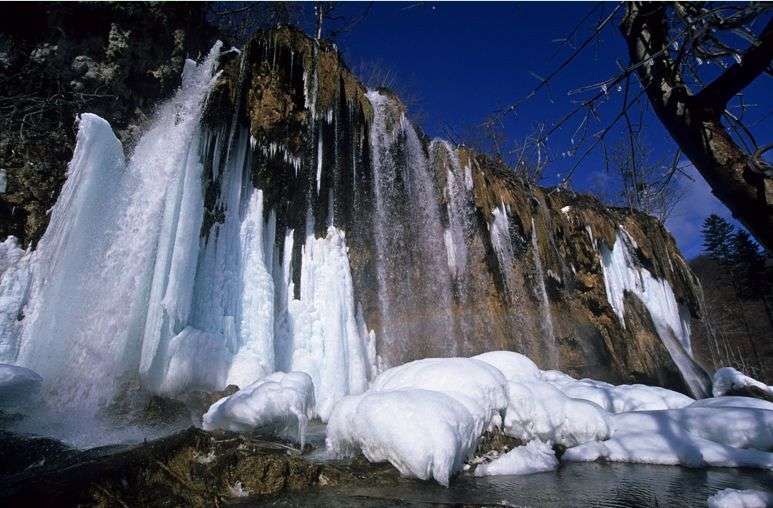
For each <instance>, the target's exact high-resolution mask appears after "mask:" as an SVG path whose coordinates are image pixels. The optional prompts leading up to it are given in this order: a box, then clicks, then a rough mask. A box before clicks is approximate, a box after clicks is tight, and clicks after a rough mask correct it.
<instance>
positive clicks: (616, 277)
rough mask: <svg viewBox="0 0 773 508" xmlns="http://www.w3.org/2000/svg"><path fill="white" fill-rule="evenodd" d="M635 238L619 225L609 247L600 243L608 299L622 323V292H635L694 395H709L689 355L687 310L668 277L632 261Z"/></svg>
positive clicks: (623, 296)
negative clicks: (681, 303)
mask: <svg viewBox="0 0 773 508" xmlns="http://www.w3.org/2000/svg"><path fill="white" fill-rule="evenodd" d="M635 248H636V244H635V242H634V240H633V239H632V238H631V237H630V235H629V234H628V233H627V232H626V231H625V230H624V229H623V228H622V227H621V228H620V230H619V231H618V234H617V239H616V241H615V245H614V246H613V248H612V250H609V249H607V248H606V247H604V246H602V247H601V249H600V250H601V267H602V269H603V272H604V285H605V288H606V293H607V299H608V300H609V304H610V305H611V306H612V309H613V310H614V311H615V314H616V315H617V317H618V318H619V319H620V324H621V325H622V326H623V327H625V305H624V301H625V292H626V291H629V292H631V293H633V294H634V295H636V296H637V297H638V298H639V300H641V302H642V303H643V304H644V306H645V307H646V309H647V311H648V312H649V314H650V317H651V318H652V322H653V324H654V325H655V329H656V331H657V333H658V336H659V337H660V340H661V341H662V342H663V345H664V346H665V347H666V349H667V350H668V352H669V354H670V355H671V358H672V359H673V360H674V363H675V364H676V366H677V368H678V369H679V372H680V373H681V374H682V377H683V378H684V381H685V383H686V384H687V386H688V387H689V388H690V391H691V392H692V394H693V395H694V396H695V397H699V398H700V397H706V396H708V385H707V382H706V380H705V379H704V378H705V376H703V375H701V373H700V372H699V371H700V369H699V368H697V367H696V365H695V362H694V361H693V359H692V350H691V345H690V315H689V311H688V310H687V309H686V308H685V307H684V306H682V305H679V303H678V302H677V301H676V297H675V296H674V291H673V290H672V289H671V285H670V284H669V283H668V281H667V280H665V279H663V280H659V279H657V278H655V277H654V276H653V275H652V274H651V273H650V272H649V270H647V269H646V268H644V267H641V266H639V265H638V264H637V263H636V261H635V255H634V253H633V249H635Z"/></svg>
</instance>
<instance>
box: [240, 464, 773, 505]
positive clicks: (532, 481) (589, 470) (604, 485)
mask: <svg viewBox="0 0 773 508" xmlns="http://www.w3.org/2000/svg"><path fill="white" fill-rule="evenodd" d="M361 483H362V484H363V485H354V486H352V485H346V486H342V487H341V488H339V489H336V488H330V489H318V490H315V491H311V492H305V493H302V494H289V495H285V496H282V497H280V498H278V499H276V500H274V501H272V502H271V503H270V504H271V506H370V507H380V506H398V505H399V506H406V505H407V506H414V505H428V504H454V505H457V504H459V505H474V506H479V505H494V506H519V507H540V508H547V507H567V508H569V507H571V508H575V507H580V506H583V507H584V506H596V507H609V508H632V507H653V506H668V507H671V506H673V507H676V506H679V507H689V506H695V507H705V506H706V500H707V499H708V497H709V496H711V495H713V494H715V493H716V492H717V491H719V490H722V489H726V488H735V489H758V490H767V489H769V488H770V485H771V484H773V474H771V473H766V472H761V471H756V470H740V469H739V470H734V469H687V468H681V467H670V466H654V465H645V464H604V463H590V464H576V463H575V464H564V465H562V466H561V468H560V469H558V470H557V471H551V472H547V473H537V474H533V475H527V476H491V477H485V478H475V477H472V476H467V475H462V476H459V477H457V478H456V479H455V480H452V482H451V485H450V487H449V488H444V487H441V486H440V485H437V484H433V483H429V482H421V481H417V480H410V479H404V478H394V479H391V478H390V480H389V481H387V480H383V479H379V480H378V483H381V484H382V485H377V486H368V485H367V484H368V483H369V482H368V479H367V478H366V479H364V480H363V481H362V482H361ZM253 503H254V501H253V502H251V501H250V500H245V501H244V503H243V504H242V505H244V506H250V505H252V506H255V505H257V503H256V504H253Z"/></svg>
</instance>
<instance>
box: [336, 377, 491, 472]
mask: <svg viewBox="0 0 773 508" xmlns="http://www.w3.org/2000/svg"><path fill="white" fill-rule="evenodd" d="M479 437H480V432H479V429H478V425H476V422H475V419H474V418H473V417H472V415H471V414H470V413H469V411H467V409H465V406H464V405H461V404H459V402H458V401H457V400H456V399H454V398H453V397H451V396H449V395H446V394H445V393H441V392H436V391H429V390H419V389H405V390H392V391H369V392H367V393H365V394H363V395H357V396H350V397H346V398H344V399H342V400H341V401H340V402H339V403H338V404H337V405H336V407H335V410H334V411H333V414H332V416H331V417H330V420H329V422H328V427H327V448H328V449H329V450H331V451H333V452H334V453H336V454H337V455H343V456H346V455H351V454H353V453H354V452H356V450H358V449H359V450H362V453H363V454H364V455H365V457H366V458H367V459H368V460H369V461H370V462H384V461H389V462H390V463H391V464H392V465H393V466H394V467H395V468H397V470H398V471H400V474H402V475H403V476H407V477H415V478H419V479H422V480H429V479H431V478H433V479H435V480H436V481H437V482H438V483H440V484H442V485H445V486H448V483H449V480H450V478H451V476H452V475H453V474H454V473H456V472H457V471H459V470H460V469H461V468H462V466H463V464H464V461H465V460H466V459H467V457H469V456H470V455H471V454H472V453H473V452H474V451H475V448H476V446H477V443H478V438H479Z"/></svg>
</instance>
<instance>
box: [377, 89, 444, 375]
mask: <svg viewBox="0 0 773 508" xmlns="http://www.w3.org/2000/svg"><path fill="white" fill-rule="evenodd" d="M368 98H369V99H370V101H371V103H372V104H373V109H374V116H375V117H374V120H373V126H372V129H371V148H372V157H373V187H374V189H373V190H374V196H375V214H374V215H375V216H374V235H375V240H376V242H375V243H376V245H375V247H376V265H377V268H376V269H377V277H378V283H379V300H380V302H379V303H380V307H381V309H380V310H381V316H382V323H383V337H382V341H383V343H384V344H385V347H382V348H380V352H381V353H382V354H383V355H384V357H385V359H386V361H387V362H388V363H389V364H390V365H396V364H399V363H403V362H405V361H406V360H409V359H415V358H420V357H426V356H455V355H457V354H458V347H457V342H456V340H455V335H456V334H455V330H454V323H453V318H452V304H453V293H452V286H451V273H450V270H449V266H448V265H449V262H448V254H447V250H446V241H445V236H444V231H443V227H442V224H441V220H440V204H439V197H438V195H437V191H436V189H435V184H434V180H433V176H432V174H431V172H430V165H429V161H428V160H427V157H426V154H425V153H424V149H423V147H422V145H421V141H420V140H419V137H418V134H417V133H416V130H415V128H414V127H413V125H411V123H410V122H409V121H408V119H407V118H406V117H405V115H404V113H403V112H402V110H401V106H400V105H399V103H397V102H396V101H395V100H394V99H391V98H389V97H387V96H385V95H382V94H380V93H379V92H375V91H372V92H369V93H368Z"/></svg>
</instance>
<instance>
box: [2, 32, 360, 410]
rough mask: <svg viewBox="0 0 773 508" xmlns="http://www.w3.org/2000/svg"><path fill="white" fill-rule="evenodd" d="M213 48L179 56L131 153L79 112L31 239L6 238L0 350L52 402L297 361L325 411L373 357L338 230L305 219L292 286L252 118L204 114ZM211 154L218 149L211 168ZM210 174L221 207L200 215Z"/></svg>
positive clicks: (240, 378)
mask: <svg viewBox="0 0 773 508" xmlns="http://www.w3.org/2000/svg"><path fill="white" fill-rule="evenodd" d="M219 54H220V43H218V44H216V45H215V47H213V49H212V51H211V52H210V54H209V56H208V57H207V58H206V59H205V60H204V61H203V62H202V63H201V64H200V65H197V64H196V63H195V62H193V61H190V60H189V61H187V62H186V64H185V68H184V72H183V78H182V86H181V88H180V89H179V91H178V92H177V93H176V94H175V95H174V97H172V98H171V99H170V100H169V101H168V102H166V103H164V104H162V105H161V106H160V107H159V109H158V111H157V114H156V116H155V117H154V120H153V122H152V123H151V125H150V127H149V129H148V131H147V132H146V133H145V134H144V135H143V136H142V137H141V139H140V140H139V142H138V144H137V146H136V148H135V150H134V153H133V154H132V157H131V158H130V159H129V160H128V161H125V160H124V154H123V147H122V146H121V143H120V142H119V141H118V139H117V138H116V137H115V135H114V134H113V131H112V129H111V128H110V125H109V124H108V123H107V122H106V121H105V120H103V119H101V118H99V117H97V116H95V115H91V114H83V115H82V116H81V118H80V124H79V131H78V139H77V141H78V142H77V146H76V149H75V153H74V156H73V159H72V162H71V163H70V165H69V169H68V174H67V181H66V183H65V185H64V187H63V189H62V192H61V194H60V196H59V199H58V201H57V203H56V206H55V207H54V209H53V210H52V212H51V220H50V224H49V227H48V229H47V231H46V233H45V235H44V236H43V238H42V239H41V241H40V243H39V246H38V248H37V250H35V251H34V252H24V251H23V250H21V249H20V248H19V247H18V246H17V245H16V243H15V240H14V239H13V238H10V239H8V240H6V241H5V242H3V243H2V244H0V303H2V306H0V362H7V363H14V364H18V365H19V366H23V367H28V368H30V369H32V370H34V371H35V372H38V373H39V374H40V375H41V376H42V378H43V387H44V393H45V395H46V397H47V401H48V402H49V403H50V404H51V405H52V406H61V407H72V406H75V407H78V408H79V410H80V409H86V410H91V411H92V412H93V411H96V410H97V409H98V408H99V407H101V406H102V405H104V404H105V403H107V402H109V401H110V400H111V398H112V397H113V395H114V394H115V393H116V391H117V390H118V388H119V386H120V385H121V383H124V382H126V381H130V380H132V379H136V378H139V379H140V380H141V382H142V384H143V385H144V386H145V387H146V388H147V389H149V390H151V391H152V392H155V393H158V394H162V395H168V396H175V395H178V394H180V393H182V392H185V391H187V390H191V389H205V390H213V389H222V388H224V387H225V386H226V385H228V384H236V385H238V386H240V387H246V386H248V385H250V384H251V383H253V382H255V381H256V380H259V379H262V378H264V377H266V376H268V375H269V374H271V373H273V372H275V371H277V370H286V371H289V370H295V371H301V372H305V373H306V374H308V375H309V376H310V378H311V381H312V382H311V383H309V386H313V387H314V389H315V390H316V393H315V395H316V401H317V405H316V407H309V408H308V410H309V412H310V414H318V415H320V416H322V417H323V418H327V415H328V414H329V412H330V409H331V407H332V405H333V404H334V403H335V402H336V401H337V400H338V399H340V398H341V397H343V396H345V395H348V394H351V393H360V392H362V391H364V390H365V389H366V388H367V383H368V380H369V379H370V378H371V377H372V375H373V374H374V372H375V366H374V365H375V346H374V342H375V337H374V336H373V334H372V333H370V332H369V331H368V329H367V327H366V325H365V323H364V321H363V319H362V316H361V315H359V314H358V313H357V310H356V309H357V306H356V305H355V301H354V291H353V286H352V278H351V273H350V267H349V260H348V253H347V246H346V241H345V236H344V233H343V231H341V230H339V229H337V228H336V227H333V226H331V227H329V228H328V230H327V233H326V235H325V236H324V237H323V238H316V237H315V236H314V234H313V230H314V228H313V227H312V226H313V224H310V225H308V227H307V236H306V238H305V244H304V245H303V246H302V256H301V258H302V259H301V261H300V264H299V265H298V267H299V269H300V271H301V274H300V281H301V288H300V296H299V298H295V297H294V294H295V291H294V288H293V284H292V282H291V281H292V280H293V277H292V271H293V264H292V256H291V253H292V238H293V234H292V231H289V232H288V235H287V238H286V239H285V241H284V250H283V251H282V252H278V247H277V245H280V244H281V242H277V241H276V238H275V237H276V221H277V219H276V215H275V213H274V212H273V211H271V210H266V209H265V206H264V198H263V192H262V191H261V190H260V189H255V188H254V187H253V186H252V185H251V182H250V179H249V178H248V175H249V171H250V163H251V157H252V152H253V150H261V149H262V148H261V147H257V146H251V144H253V143H251V140H250V136H249V134H248V132H247V129H246V128H240V127H238V126H236V125H235V127H234V128H232V129H231V131H230V132H226V131H219V132H210V131H207V130H204V129H203V128H202V125H201V116H202V111H203V108H204V105H205V103H206V100H207V97H208V94H209V92H210V90H211V88H212V86H213V84H214V81H215V79H216V77H217V76H216V75H215V72H214V71H215V68H216V66H217V62H218V57H219ZM211 154H215V155H214V156H215V157H222V156H224V157H225V159H224V160H222V161H221V160H216V161H214V163H213V164H212V171H213V172H214V174H212V175H204V174H203V173H204V167H205V166H204V164H203V160H204V159H205V157H206V156H208V155H209V156H211ZM219 171H222V174H217V173H218V172H219ZM210 176H211V178H208V177H210ZM208 180H211V181H212V182H215V184H216V185H219V189H218V190H219V192H218V193H217V203H215V206H216V207H217V208H218V209H219V210H222V211H223V214H224V218H223V220H222V221H215V222H213V224H212V225H211V226H209V227H208V228H207V229H208V230H206V231H202V226H203V220H204V216H205V203H204V196H205V192H204V188H203V185H204V182H207V181H208ZM20 316H23V317H24V319H23V320H21V321H19V317H20ZM312 406H313V404H312Z"/></svg>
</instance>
